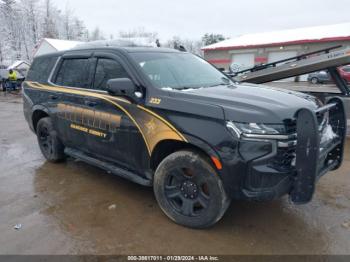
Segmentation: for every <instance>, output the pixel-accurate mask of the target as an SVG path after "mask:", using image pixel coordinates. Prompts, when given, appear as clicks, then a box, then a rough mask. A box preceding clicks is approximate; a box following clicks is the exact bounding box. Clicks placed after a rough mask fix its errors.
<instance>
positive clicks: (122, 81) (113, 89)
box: [107, 78, 142, 100]
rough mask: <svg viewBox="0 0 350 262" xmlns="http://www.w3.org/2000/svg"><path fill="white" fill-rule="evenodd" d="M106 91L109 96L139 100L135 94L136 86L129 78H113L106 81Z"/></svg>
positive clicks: (136, 93)
mask: <svg viewBox="0 0 350 262" xmlns="http://www.w3.org/2000/svg"><path fill="white" fill-rule="evenodd" d="M107 91H108V93H110V94H111V95H115V96H126V97H128V98H131V99H133V100H135V99H137V98H141V97H142V94H141V96H139V94H138V93H140V92H136V86H135V84H134V83H133V82H132V81H131V79H129V78H115V79H110V80H108V81H107Z"/></svg>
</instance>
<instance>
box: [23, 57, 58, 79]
mask: <svg viewBox="0 0 350 262" xmlns="http://www.w3.org/2000/svg"><path fill="white" fill-rule="evenodd" d="M57 58H58V57H57V56H50V57H47V56H46V57H38V58H35V59H34V61H33V63H32V65H31V67H30V69H29V72H28V75H27V80H28V81H34V82H47V80H48V79H49V76H50V73H51V70H52V68H53V67H54V66H55V63H56V61H57Z"/></svg>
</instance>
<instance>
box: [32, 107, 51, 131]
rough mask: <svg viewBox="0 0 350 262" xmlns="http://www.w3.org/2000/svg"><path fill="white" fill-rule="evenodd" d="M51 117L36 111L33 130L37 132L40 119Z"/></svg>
mask: <svg viewBox="0 0 350 262" xmlns="http://www.w3.org/2000/svg"><path fill="white" fill-rule="evenodd" d="M48 116H49V115H48V114H47V113H46V112H45V111H42V110H35V111H34V113H33V116H32V121H33V128H34V130H35V131H36V126H37V124H38V122H39V120H40V119H42V118H44V117H48Z"/></svg>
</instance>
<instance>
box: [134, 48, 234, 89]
mask: <svg viewBox="0 0 350 262" xmlns="http://www.w3.org/2000/svg"><path fill="white" fill-rule="evenodd" d="M131 55H132V56H133V58H134V59H135V60H136V62H137V63H138V64H139V66H140V67H141V69H142V71H143V72H144V73H145V74H146V75H147V76H148V78H149V79H150V80H151V81H152V82H153V84H154V85H155V86H157V87H158V88H174V89H188V88H202V87H211V86H218V85H229V84H232V81H231V80H230V79H229V78H228V77H226V76H225V75H224V74H223V73H221V72H220V71H219V70H217V69H216V68H215V67H213V66H212V65H211V64H209V63H208V62H206V61H205V60H203V59H201V58H199V57H197V56H195V55H192V54H189V53H175V52H174V53H133V54H131Z"/></svg>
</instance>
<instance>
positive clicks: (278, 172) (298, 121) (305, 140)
mask: <svg viewBox="0 0 350 262" xmlns="http://www.w3.org/2000/svg"><path fill="white" fill-rule="evenodd" d="M227 127H228V128H229V129H230V130H231V131H232V132H233V133H235V134H236V135H237V136H239V137H240V140H239V147H238V148H239V149H238V150H239V155H240V157H241V158H242V159H243V161H244V166H245V168H244V169H245V172H244V173H245V174H246V175H245V176H244V177H243V178H242V181H241V184H242V187H241V188H242V193H243V195H244V197H245V198H249V199H253V200H271V199H275V198H278V197H280V196H283V195H285V194H289V195H290V199H291V201H292V202H293V203H295V204H304V203H307V202H309V201H311V199H312V196H313V194H314V192H315V185H316V182H317V181H318V179H319V178H320V177H321V176H323V175H325V174H326V173H327V172H328V171H331V170H335V169H337V168H338V167H340V165H341V163H342V160H343V154H344V144H345V138H346V115H345V109H344V104H343V101H342V100H341V99H340V98H331V99H330V100H329V101H328V102H327V104H326V105H324V106H322V107H320V108H318V109H317V110H315V111H313V110H311V109H307V108H302V109H299V110H298V111H297V112H296V113H295V118H294V120H293V121H290V122H289V123H287V124H286V126H285V128H286V131H287V134H286V135H281V134H270V133H269V130H268V128H270V129H271V130H272V127H271V126H270V127H267V126H264V127H263V128H264V132H265V133H266V134H264V133H262V134H255V133H254V134H253V133H249V132H244V131H243V132H242V127H240V126H237V125H236V124H235V123H233V122H228V124H227ZM256 128H258V127H256ZM274 128H275V129H276V127H274ZM232 172H234V169H232Z"/></svg>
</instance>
